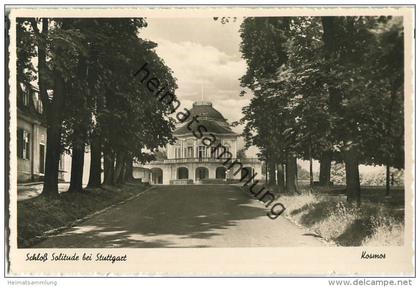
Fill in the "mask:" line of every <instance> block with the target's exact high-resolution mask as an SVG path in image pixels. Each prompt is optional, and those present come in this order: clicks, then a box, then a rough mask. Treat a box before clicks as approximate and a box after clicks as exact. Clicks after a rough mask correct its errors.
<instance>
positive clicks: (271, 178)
mask: <svg viewBox="0 0 420 287" xmlns="http://www.w3.org/2000/svg"><path fill="white" fill-rule="evenodd" d="M268 185H270V186H272V185H276V163H275V162H274V161H273V160H272V159H270V160H269V161H268Z"/></svg>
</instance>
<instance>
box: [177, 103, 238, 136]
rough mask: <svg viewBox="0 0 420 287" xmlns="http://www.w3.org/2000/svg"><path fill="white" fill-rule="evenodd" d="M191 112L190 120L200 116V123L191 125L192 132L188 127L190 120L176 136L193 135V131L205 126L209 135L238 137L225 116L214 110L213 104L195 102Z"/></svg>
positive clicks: (178, 130) (178, 129) (180, 128)
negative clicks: (199, 126)
mask: <svg viewBox="0 0 420 287" xmlns="http://www.w3.org/2000/svg"><path fill="white" fill-rule="evenodd" d="M189 111H190V113H191V116H190V117H189V119H192V117H193V116H198V118H197V120H198V121H199V123H197V122H194V123H192V124H191V125H190V129H191V130H190V129H188V127H187V126H188V123H189V122H190V121H189V120H188V122H187V123H185V124H184V125H182V126H181V127H179V128H177V129H176V130H175V131H174V134H175V135H183V134H191V133H192V131H194V130H197V128H198V125H203V126H205V127H206V129H207V131H208V132H209V133H214V134H231V135H236V133H235V132H234V131H232V129H231V128H230V126H229V123H228V122H227V120H226V119H225V118H224V117H223V115H222V114H221V113H220V112H219V111H217V110H216V109H215V108H213V105H212V103H210V102H194V103H193V107H192V109H190V110H189Z"/></svg>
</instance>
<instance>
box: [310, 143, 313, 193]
mask: <svg viewBox="0 0 420 287" xmlns="http://www.w3.org/2000/svg"><path fill="white" fill-rule="evenodd" d="M312 161H313V160H312V141H310V143H309V187H310V189H311V192H312V187H313V186H314V167H313V162H312Z"/></svg>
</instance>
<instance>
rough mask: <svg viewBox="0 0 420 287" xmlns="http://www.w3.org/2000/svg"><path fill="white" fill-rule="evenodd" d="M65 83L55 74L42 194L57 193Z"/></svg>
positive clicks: (49, 113)
mask: <svg viewBox="0 0 420 287" xmlns="http://www.w3.org/2000/svg"><path fill="white" fill-rule="evenodd" d="M64 93H65V83H64V79H63V78H62V77H61V76H60V74H56V77H55V87H54V95H55V96H54V97H53V101H52V103H51V108H49V109H48V111H47V124H48V127H47V152H46V160H45V173H44V187H43V190H42V194H43V195H46V196H56V195H58V168H59V162H60V154H61V125H62V121H63V120H62V116H61V115H62V113H61V111H62V109H63V102H64Z"/></svg>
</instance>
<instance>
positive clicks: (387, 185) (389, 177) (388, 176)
mask: <svg viewBox="0 0 420 287" xmlns="http://www.w3.org/2000/svg"><path fill="white" fill-rule="evenodd" d="M390 179H391V167H390V166H389V164H387V165H386V192H385V195H386V196H389V195H390V194H391V185H390Z"/></svg>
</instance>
